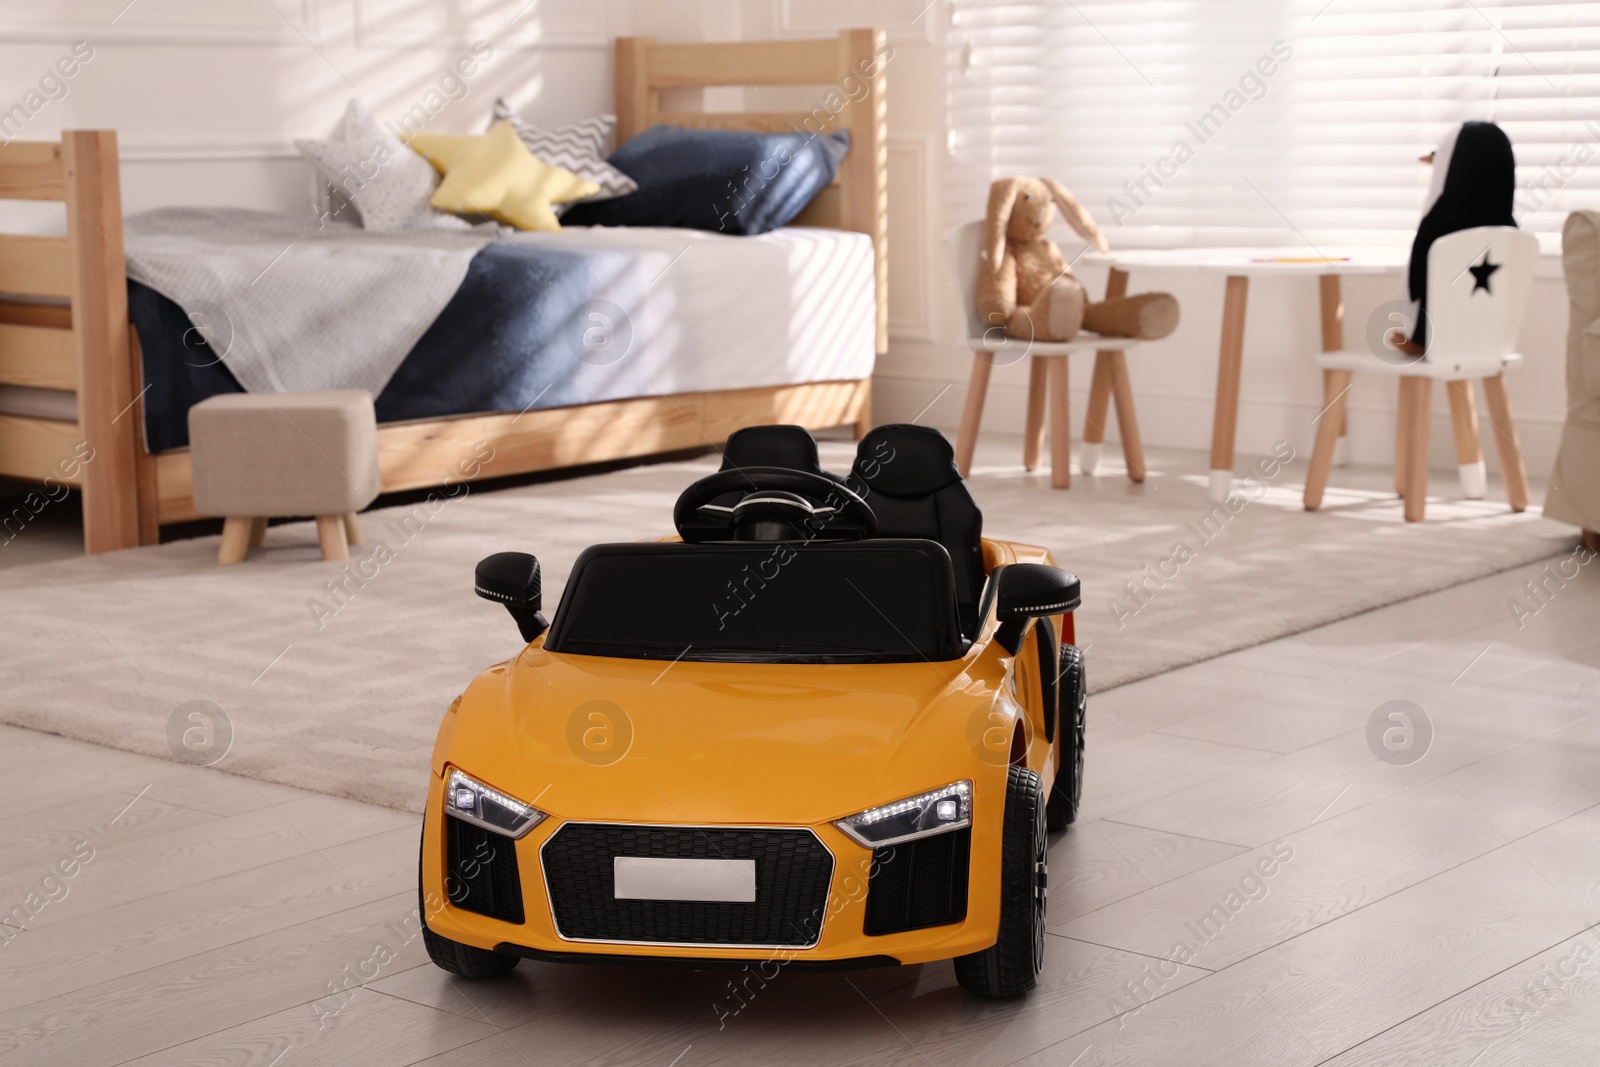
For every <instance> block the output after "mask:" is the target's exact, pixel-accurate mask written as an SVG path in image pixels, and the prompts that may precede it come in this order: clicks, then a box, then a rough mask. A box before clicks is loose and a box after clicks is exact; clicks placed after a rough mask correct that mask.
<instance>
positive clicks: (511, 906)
mask: <svg viewBox="0 0 1600 1067" xmlns="http://www.w3.org/2000/svg"><path fill="white" fill-rule="evenodd" d="M444 827H445V848H446V863H447V864H448V865H447V866H446V867H445V872H444V878H445V881H444V884H445V893H446V894H447V895H448V896H449V897H450V903H452V904H454V905H455V906H456V907H458V908H465V909H466V910H467V911H475V912H477V913H478V914H479V915H487V916H489V917H490V918H493V919H500V920H501V921H503V922H508V923H520V922H522V921H523V914H522V877H521V875H520V874H519V873H518V871H517V849H516V846H515V845H514V844H513V843H512V841H511V840H510V839H509V838H506V837H502V836H501V835H500V834H496V833H491V832H490V831H488V830H485V829H483V828H482V827H481V826H474V825H472V824H471V823H468V822H463V821H462V820H460V819H452V818H446V819H445V821H444Z"/></svg>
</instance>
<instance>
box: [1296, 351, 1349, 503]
mask: <svg viewBox="0 0 1600 1067" xmlns="http://www.w3.org/2000/svg"><path fill="white" fill-rule="evenodd" d="M1350 378H1351V373H1350V372H1349V371H1347V370H1328V371H1324V372H1323V375H1322V383H1323V385H1322V388H1323V392H1324V394H1325V395H1324V396H1323V400H1322V402H1323V404H1324V405H1325V406H1324V407H1323V409H1322V418H1321V420H1319V421H1318V423H1317V443H1316V446H1315V447H1314V448H1312V450H1311V469H1310V470H1309V471H1307V472H1306V493H1305V505H1306V510H1307V511H1316V510H1317V509H1318V508H1320V507H1321V506H1322V492H1323V490H1324V489H1326V488H1327V487H1328V471H1329V470H1330V469H1331V468H1332V467H1333V450H1334V448H1335V447H1337V446H1338V443H1339V427H1340V426H1342V425H1343V424H1344V411H1345V407H1344V402H1345V396H1346V395H1347V393H1348V391H1349V388H1350Z"/></svg>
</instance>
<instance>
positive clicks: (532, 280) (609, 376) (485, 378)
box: [129, 227, 876, 452]
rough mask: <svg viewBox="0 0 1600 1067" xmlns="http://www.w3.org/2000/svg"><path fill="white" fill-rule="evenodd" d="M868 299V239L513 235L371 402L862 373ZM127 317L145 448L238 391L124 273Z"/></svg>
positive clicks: (178, 437)
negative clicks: (196, 408)
mask: <svg viewBox="0 0 1600 1067" xmlns="http://www.w3.org/2000/svg"><path fill="white" fill-rule="evenodd" d="M875 293H876V287H875V284H874V272H873V257H872V244H871V241H870V239H869V238H868V237H867V236H866V235H865V234H860V233H854V232H846V231H841V230H827V229H812V228H805V227H787V228H784V229H780V230H776V231H774V232H772V233H768V234H763V235H761V236H759V237H731V236H726V235H722V234H714V233H704V232H701V231H696V230H684V229H648V228H620V227H619V228H598V227H596V228H583V227H573V228H568V229H565V230H563V231H562V232H560V233H555V234H517V235H515V236H514V237H512V238H510V239H506V240H497V241H496V242H494V243H493V244H491V245H489V246H488V247H486V248H484V249H483V250H482V251H481V252H479V253H478V254H477V255H476V257H474V259H473V261H472V264H471V266H470V267H469V269H468V271H467V276H466V278H465V279H464V280H463V281H462V283H461V286H460V288H459V289H457V291H456V293H455V296H454V297H453V298H452V299H451V301H450V303H449V304H448V305H447V306H446V307H445V309H444V310H443V311H442V312H441V313H440V314H439V317H438V318H437V319H436V320H435V321H434V323H433V325H432V326H431V327H430V328H429V329H428V331H427V332H426V333H425V334H424V335H423V337H422V338H421V339H420V340H419V341H418V342H417V344H416V345H415V347H413V348H412V350H411V351H410V352H409V353H408V354H407V355H406V357H405V359H404V360H403V361H402V362H401V364H400V366H399V369H398V370H397V371H396V372H395V374H394V376H393V377H392V378H391V379H390V380H389V382H388V384H387V385H386V386H385V387H384V388H383V390H382V391H381V392H380V393H379V394H378V396H377V397H375V398H374V399H375V405H376V408H377V413H378V420H379V421H380V422H398V421H405V420H411V419H438V418H445V417H449V416H452V415H466V414H475V413H486V412H507V411H511V412H515V411H524V410H532V409H540V408H553V407H564V406H569V405H574V404H586V403H594V402H597V401H604V400H621V399H628V398H632V397H641V396H652V395H658V394H665V395H671V394H674V393H689V392H701V391H711V390H732V389H747V388H756V387H762V386H776V385H791V384H800V383H804V382H818V381H831V380H849V379H861V378H867V377H870V376H871V374H872V369H873V362H874V359H875V349H876V344H875V341H876V312H875V304H874V299H875ZM129 316H130V318H131V320H132V321H133V324H134V326H135V328H136V329H137V330H138V332H139V338H140V343H141V347H142V349H143V354H144V374H145V385H146V387H147V391H146V394H145V413H146V414H145V421H146V426H145V431H146V441H147V445H148V447H149V448H150V450H151V451H153V452H159V451H165V450H167V449H171V448H177V447H181V446H183V445H185V444H187V443H188V427H187V412H188V409H189V407H190V406H191V405H193V404H195V403H197V402H199V401H200V400H203V399H205V398H206V397H208V396H213V395H216V394H218V393H225V392H239V391H241V390H240V386H239V384H238V382H237V381H236V380H235V379H234V378H233V376H232V375H231V374H230V373H229V372H228V370H227V368H226V367H225V366H224V365H223V363H222V361H221V360H219V359H218V358H217V356H216V353H215V352H213V351H212V350H211V348H210V347H209V346H208V345H207V344H206V342H205V341H204V340H203V339H202V338H201V337H200V336H199V332H198V331H197V330H195V329H194V328H193V324H192V323H191V322H190V320H189V318H188V317H187V316H186V315H185V313H184V312H183V310H182V309H181V308H179V307H178V306H177V305H176V304H174V303H173V302H172V301H170V300H168V299H167V298H166V297H164V296H162V295H160V294H159V293H156V292H155V291H154V290H152V289H149V288H147V287H145V286H142V285H140V284H138V283H136V282H130V283H129Z"/></svg>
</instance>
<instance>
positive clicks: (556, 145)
mask: <svg viewBox="0 0 1600 1067" xmlns="http://www.w3.org/2000/svg"><path fill="white" fill-rule="evenodd" d="M490 122H491V125H492V124H494V123H499V122H509V123H511V128H512V129H513V130H516V131H517V137H518V138H519V139H520V140H521V141H522V143H523V144H525V145H527V146H528V151H530V152H532V153H533V154H534V155H535V156H536V157H538V158H539V159H541V160H543V161H544V162H546V163H552V164H554V165H555V166H558V167H565V168H566V169H567V170H570V171H571V172H572V173H574V174H576V175H577V176H578V177H580V178H585V179H587V180H589V181H591V182H594V183H595V184H596V185H598V186H599V187H600V191H599V192H598V193H596V194H594V195H593V196H591V197H589V199H590V200H609V199H611V198H612V197H616V196H627V195H628V194H629V193H631V192H633V191H634V190H635V189H637V188H639V186H638V185H636V184H635V183H634V180H633V179H632V178H630V177H628V176H627V175H626V174H624V173H622V172H621V171H620V170H618V169H617V168H616V167H613V166H612V165H611V164H609V163H607V162H606V160H605V150H606V145H607V143H609V142H610V140H611V131H612V130H614V129H616V126H617V117H616V116H615V115H597V116H595V117H594V118H592V119H585V120H584V121H583V122H574V123H572V124H571V125H569V126H535V125H534V124H533V123H531V122H527V121H524V120H523V119H521V118H519V117H518V116H517V115H516V113H515V112H513V111H512V110H511V105H510V104H508V103H506V102H505V101H504V100H502V99H499V98H496V99H495V102H494V117H493V118H492V119H491V120H490ZM569 206H570V205H567V204H559V205H557V206H556V209H555V212H556V214H557V215H560V214H561V213H562V212H563V211H565V210H567V208H568V207H569Z"/></svg>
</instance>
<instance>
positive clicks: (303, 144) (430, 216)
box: [294, 100, 467, 232]
mask: <svg viewBox="0 0 1600 1067" xmlns="http://www.w3.org/2000/svg"><path fill="white" fill-rule="evenodd" d="M294 146H295V148H296V149H298V150H299V152H300V154H301V155H302V156H305V157H306V158H307V159H309V160H310V161H311V163H312V165H313V166H314V167H316V169H317V174H318V175H319V176H320V177H321V178H322V180H323V181H324V182H326V183H327V184H328V185H330V186H331V187H332V188H331V189H330V190H329V193H330V196H331V197H332V199H333V203H332V204H331V205H330V206H329V211H330V213H331V214H332V215H334V216H338V215H340V214H343V209H344V205H346V204H349V205H351V206H353V207H354V208H355V214H356V215H358V216H360V222H361V225H362V226H364V227H365V228H366V229H369V230H376V231H379V232H384V231H391V230H415V229H423V228H439V229H457V230H459V229H465V228H467V223H466V222H465V221H463V220H462V219H458V218H455V217H454V216H452V215H441V214H440V213H439V212H437V211H434V210H433V208H431V207H429V206H428V198H429V197H431V196H432V195H433V190H434V186H436V185H438V183H439V177H438V175H437V174H435V173H434V171H433V168H432V167H430V166H428V164H427V162H426V161H425V160H424V159H423V158H422V157H421V156H419V155H417V154H416V153H415V152H413V151H411V150H410V149H409V148H407V147H406V146H405V145H403V144H401V143H400V141H399V139H398V138H396V137H395V135H394V134H392V133H390V132H389V131H388V130H386V129H384V128H383V127H382V126H379V125H378V123H377V122H376V121H375V120H374V119H373V117H372V115H371V114H370V113H369V112H368V111H367V109H366V106H365V105H363V104H362V103H361V101H359V100H352V101H350V103H349V105H347V106H346V107H345V111H344V117H343V118H341V119H340V120H339V124H338V125H337V126H335V127H334V129H333V133H332V134H331V135H330V136H329V138H328V140H326V141H296V142H295V143H294ZM340 221H349V222H352V223H354V222H355V221H357V220H356V219H354V218H349V219H341V220H340Z"/></svg>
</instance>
